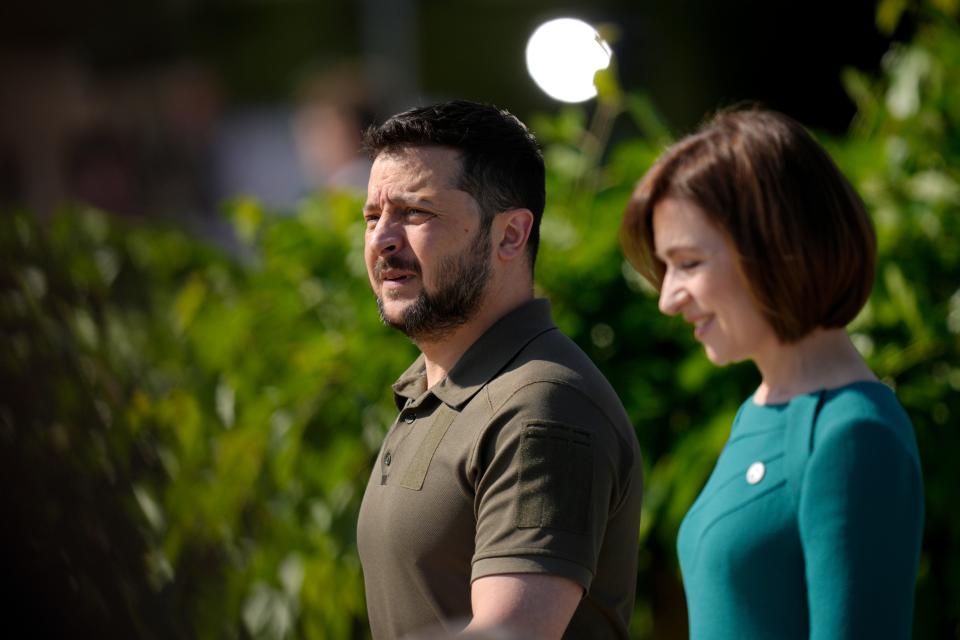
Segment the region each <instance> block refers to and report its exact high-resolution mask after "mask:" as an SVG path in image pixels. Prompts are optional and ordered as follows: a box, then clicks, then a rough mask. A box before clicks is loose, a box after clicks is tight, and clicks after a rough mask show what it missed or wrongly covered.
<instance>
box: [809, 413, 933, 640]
mask: <svg viewBox="0 0 960 640" xmlns="http://www.w3.org/2000/svg"><path fill="white" fill-rule="evenodd" d="M817 428H818V430H819V429H820V428H821V427H820V426H819V425H818V427H817ZM798 522H799V529H800V536H801V542H802V545H803V553H804V561H805V565H806V580H807V593H808V602H809V608H810V610H809V612H810V637H811V638H812V639H827V638H830V639H842V638H880V637H882V638H909V637H910V635H911V626H912V619H913V592H914V583H915V580H916V572H917V564H918V560H919V549H920V542H921V535H922V529H923V485H922V481H921V477H920V467H919V461H918V459H917V457H916V454H915V452H914V451H911V449H910V448H909V447H907V446H906V445H905V443H904V442H903V440H901V439H900V438H898V437H897V434H896V433H895V432H894V430H893V428H892V427H891V426H890V425H886V424H883V423H882V422H879V421H873V420H869V421H868V420H864V421H850V422H845V423H842V424H835V425H830V427H829V428H828V429H826V432H825V433H822V434H821V435H820V436H819V437H818V441H817V444H816V445H815V447H814V449H813V452H812V453H811V456H810V460H809V462H808V464H807V467H806V470H805V472H804V476H803V483H802V490H801V496H800V505H799V513H798Z"/></svg>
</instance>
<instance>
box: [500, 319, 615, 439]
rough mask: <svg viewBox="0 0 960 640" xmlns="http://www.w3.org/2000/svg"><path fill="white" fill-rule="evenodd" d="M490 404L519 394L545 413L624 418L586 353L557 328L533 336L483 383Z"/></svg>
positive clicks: (612, 390)
mask: <svg viewBox="0 0 960 640" xmlns="http://www.w3.org/2000/svg"><path fill="white" fill-rule="evenodd" d="M487 393H488V394H489V397H490V399H491V404H493V405H494V407H496V405H498V404H501V403H503V402H506V401H508V400H509V399H511V398H513V399H516V398H522V399H523V400H524V401H525V402H527V403H533V404H534V405H536V406H537V407H540V408H542V409H543V410H545V411H548V412H549V413H554V412H555V411H556V410H557V407H565V409H566V410H568V411H575V412H577V413H580V412H591V411H593V412H596V411H599V412H600V413H602V414H604V415H605V416H606V418H607V419H608V420H609V421H610V422H612V423H615V424H616V423H619V424H625V423H627V424H628V420H627V417H626V413H625V412H624V410H623V405H622V404H621V402H620V398H619V396H618V395H617V394H616V392H615V391H614V389H613V387H612V386H611V385H610V383H609V382H608V381H607V379H606V378H605V377H604V375H603V373H601V371H600V370H599V369H598V368H597V366H596V365H595V364H594V363H593V361H592V360H591V359H590V358H589V356H587V354H586V353H584V352H583V350H582V349H580V347H579V346H577V344H576V343H575V342H574V341H573V340H571V339H570V338H569V337H568V336H566V335H564V334H563V333H562V332H560V331H559V330H558V329H553V330H550V331H546V332H544V333H542V334H540V335H538V336H537V337H536V338H535V339H533V340H531V341H530V342H529V343H528V344H527V345H526V346H524V348H523V349H521V350H520V351H519V352H518V353H517V355H516V356H515V357H514V358H513V359H512V360H511V361H510V362H509V363H508V364H507V365H506V367H504V369H503V370H502V371H500V372H499V373H498V374H497V375H496V376H494V377H493V378H492V379H491V380H490V382H489V383H488V385H487Z"/></svg>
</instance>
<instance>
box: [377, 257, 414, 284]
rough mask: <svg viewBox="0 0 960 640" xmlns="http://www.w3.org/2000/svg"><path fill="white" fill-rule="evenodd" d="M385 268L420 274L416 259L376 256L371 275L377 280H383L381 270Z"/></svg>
mask: <svg viewBox="0 0 960 640" xmlns="http://www.w3.org/2000/svg"><path fill="white" fill-rule="evenodd" d="M387 269H397V270H400V271H412V272H413V273H414V274H416V275H418V276H419V275H420V263H419V262H417V261H416V260H413V259H410V260H407V259H405V258H401V257H399V256H388V257H386V258H384V257H383V256H381V257H379V258H377V261H376V263H374V265H373V277H374V278H376V279H377V280H383V272H384V271H385V270H387Z"/></svg>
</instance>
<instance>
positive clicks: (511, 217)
mask: <svg viewBox="0 0 960 640" xmlns="http://www.w3.org/2000/svg"><path fill="white" fill-rule="evenodd" d="M493 220H494V228H495V230H496V235H495V236H494V237H495V238H496V239H497V257H499V258H500V259H501V260H503V261H504V262H510V261H511V260H514V259H516V258H517V257H518V256H522V255H523V254H524V253H525V252H526V249H527V240H529V239H530V231H531V230H532V229H533V213H532V212H531V211H530V209H510V210H508V211H503V212H501V213H499V214H497V216H496V217H495V218H494V219H493Z"/></svg>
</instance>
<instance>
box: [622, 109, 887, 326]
mask: <svg viewBox="0 0 960 640" xmlns="http://www.w3.org/2000/svg"><path fill="white" fill-rule="evenodd" d="M666 198H676V199H680V200H684V201H687V202H690V203H693V204H695V205H696V206H698V207H699V208H700V209H702V210H703V212H704V214H705V215H706V216H707V218H708V219H709V220H710V222H711V223H713V224H714V225H716V227H717V228H718V229H720V230H721V231H722V232H723V233H724V234H725V235H726V236H727V238H728V239H729V241H730V243H731V245H732V247H733V250H734V253H735V255H736V257H737V263H738V266H739V268H740V271H741V273H742V274H743V275H744V277H745V279H746V281H747V283H748V287H749V290H750V292H751V293H752V295H753V298H754V300H755V301H756V303H757V307H758V309H759V310H760V312H761V313H762V314H763V316H764V317H765V318H766V320H767V321H768V322H769V323H770V325H771V326H772V327H773V329H774V331H775V333H776V334H777V336H778V337H779V338H780V340H781V341H783V342H795V341H797V340H799V339H801V338H803V337H804V336H805V335H807V334H808V333H810V332H811V331H813V330H814V329H816V328H817V327H824V328H835V327H843V326H845V325H846V324H847V323H849V322H850V321H851V320H853V318H854V317H855V316H856V315H857V313H858V312H859V311H860V309H861V308H863V305H864V304H865V303H866V301H867V298H868V297H869V295H870V289H871V288H872V286H873V276H874V268H875V260H876V236H875V233H874V230H873V225H872V223H871V222H870V218H869V216H868V215H867V212H866V209H865V208H864V205H863V201H862V200H860V197H859V196H858V195H857V193H856V192H855V191H854V189H853V187H852V186H851V185H850V183H849V182H848V181H847V179H846V178H845V177H844V176H843V174H842V173H840V170H839V169H837V167H836V165H835V164H834V163H833V160H831V159H830V156H829V155H827V152H826V151H825V150H824V149H823V147H821V146H820V145H819V144H818V143H817V142H816V141H815V140H814V139H813V138H812V137H811V136H810V134H809V133H807V131H806V130H805V129H804V128H803V127H802V126H801V125H800V124H799V123H797V122H796V121H795V120H793V119H791V118H789V117H787V116H785V115H783V114H781V113H776V112H773V111H765V110H759V109H752V110H738V111H726V112H721V113H720V114H718V115H716V116H715V117H714V118H713V119H711V120H710V121H709V122H707V123H706V124H705V125H704V126H702V127H701V128H700V130H699V131H698V132H697V133H695V134H693V135H690V136H688V137H686V138H684V139H682V140H680V141H679V142H677V143H676V144H674V145H673V146H671V147H670V148H669V149H667V150H666V152H664V154H663V155H662V156H661V157H660V158H659V159H658V160H657V162H656V163H655V164H654V165H653V167H652V168H651V169H650V170H649V171H648V172H647V174H646V175H645V176H644V177H643V179H642V180H641V181H640V184H639V185H638V186H637V188H636V190H635V191H634V194H633V197H632V198H631V199H630V202H629V204H628V205H627V209H626V211H625V213H624V218H623V223H622V225H621V229H620V234H621V242H622V244H623V249H624V253H625V254H626V256H627V259H628V260H629V261H630V263H631V264H632V265H633V266H634V267H635V268H636V269H637V271H639V272H640V274H641V275H643V276H644V277H645V278H646V279H647V280H649V281H650V282H651V283H652V284H653V285H654V286H656V287H657V288H658V289H659V287H660V285H661V283H662V281H663V275H664V272H665V265H664V263H663V262H662V261H661V260H660V259H659V258H657V256H656V254H655V252H654V242H653V211H654V208H655V207H656V205H657V204H658V203H659V202H661V201H662V200H664V199H666Z"/></svg>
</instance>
